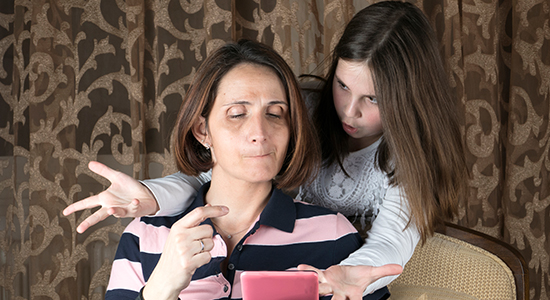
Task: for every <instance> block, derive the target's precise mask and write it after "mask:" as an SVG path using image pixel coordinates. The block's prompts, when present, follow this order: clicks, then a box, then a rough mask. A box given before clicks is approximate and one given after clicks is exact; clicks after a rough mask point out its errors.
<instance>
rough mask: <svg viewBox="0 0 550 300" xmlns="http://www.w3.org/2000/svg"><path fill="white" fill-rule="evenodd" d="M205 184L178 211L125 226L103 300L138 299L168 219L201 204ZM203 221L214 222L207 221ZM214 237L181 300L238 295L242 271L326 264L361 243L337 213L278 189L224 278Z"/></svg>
mask: <svg viewBox="0 0 550 300" xmlns="http://www.w3.org/2000/svg"><path fill="white" fill-rule="evenodd" d="M208 188H209V183H207V184H205V185H204V186H203V187H202V188H201V190H200V191H199V193H198V196H197V197H196V199H195V201H194V202H193V204H192V205H191V206H190V207H189V209H188V210H187V211H186V212H184V213H182V214H181V215H179V216H176V217H154V218H140V219H136V220H134V221H133V222H132V223H130V225H128V227H127V228H126V230H125V232H124V234H123V235H122V237H121V239H120V243H119V246H118V249H117V253H116V257H115V261H114V263H113V267H112V271H111V279H110V282H109V286H108V290H107V294H106V295H105V299H136V297H137V296H138V295H139V291H140V289H141V288H142V287H143V286H144V285H145V283H146V282H147V280H148V279H149V276H150V275H151V273H152V272H153V269H154V268H155V266H156V264H157V262H158V260H159V259H160V255H161V253H162V249H163V247H164V243H165V241H166V239H167V236H168V234H169V232H170V228H171V226H172V224H174V223H175V222H176V221H177V220H179V219H180V218H181V217H183V216H184V215H185V214H187V213H188V212H189V211H191V210H193V209H194V208H196V207H198V206H203V205H204V202H203V195H204V194H205V193H206V191H207V190H208ZM204 223H206V224H210V225H211V224H212V223H211V222H210V220H206V221H205V222H204ZM214 239H215V246H214V249H213V250H212V251H211V255H212V260H211V261H210V263H209V264H207V265H204V266H202V267H200V268H199V269H197V270H196V272H195V274H194V276H193V279H192V281H191V283H190V285H189V287H187V288H186V289H184V290H183V291H182V292H181V294H180V299H240V298H241V289H240V280H239V278H240V274H241V273H242V272H243V271H245V270H287V269H291V268H295V267H296V266H297V265H299V264H309V265H313V266H315V267H317V268H320V269H326V268H328V267H329V266H331V265H335V264H338V263H339V262H340V261H342V260H343V259H344V258H346V257H347V256H348V255H349V254H350V253H351V252H353V251H355V250H356V249H358V248H359V247H360V245H361V243H362V240H361V238H360V236H359V234H358V233H357V232H356V230H355V228H354V227H353V226H352V225H351V224H350V223H349V221H348V220H347V219H346V218H345V217H344V216H342V215H341V214H338V213H335V212H332V211H330V210H328V209H325V208H322V207H318V206H314V205H310V204H307V203H303V202H296V201H294V200H293V199H292V198H291V197H289V196H287V195H285V194H284V193H282V192H281V191H280V190H277V189H274V190H273V193H272V196H271V198H270V200H269V203H268V204H267V206H266V208H265V209H264V211H263V212H262V214H261V215H260V217H259V218H258V220H257V222H256V223H255V224H254V226H253V227H252V228H251V229H250V230H249V231H248V233H247V234H246V235H245V236H244V237H243V239H242V240H241V241H240V242H239V243H238V244H237V246H236V247H235V249H234V251H233V253H231V256H230V258H229V261H228V265H227V270H225V274H226V276H225V277H224V276H223V273H222V270H221V268H220V263H221V262H222V261H223V260H224V259H225V258H226V257H227V250H226V245H225V243H224V241H223V240H222V238H221V237H220V236H219V235H218V234H217V233H216V232H214ZM166 276H170V274H166ZM148 300H149V299H148Z"/></svg>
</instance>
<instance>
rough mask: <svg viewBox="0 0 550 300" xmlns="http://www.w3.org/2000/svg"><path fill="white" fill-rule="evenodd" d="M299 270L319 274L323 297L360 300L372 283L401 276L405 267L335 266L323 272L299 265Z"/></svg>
mask: <svg viewBox="0 0 550 300" xmlns="http://www.w3.org/2000/svg"><path fill="white" fill-rule="evenodd" d="M298 270H312V271H315V272H317V274H318V275H319V295H321V296H324V295H330V294H332V300H347V299H349V300H360V299H362V298H363V291H364V290H365V289H366V288H367V287H368V286H369V285H370V284H371V283H373V282H375V281H376V280H378V279H380V278H382V277H386V276H393V275H399V274H401V272H403V267H401V266H400V265H398V264H387V265H383V266H380V267H372V266H341V265H335V266H332V267H330V268H328V269H326V270H325V271H321V270H319V269H317V268H314V267H312V266H309V265H299V266H298Z"/></svg>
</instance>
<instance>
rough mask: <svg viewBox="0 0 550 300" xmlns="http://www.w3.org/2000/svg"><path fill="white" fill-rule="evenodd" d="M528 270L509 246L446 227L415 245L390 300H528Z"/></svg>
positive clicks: (485, 237) (484, 235)
mask: <svg viewBox="0 0 550 300" xmlns="http://www.w3.org/2000/svg"><path fill="white" fill-rule="evenodd" d="M528 274H529V273H528V268H527V264H526V263H525V260H524V259H523V257H522V256H521V254H520V253H519V252H518V251H517V250H516V249H515V248H513V247H512V246H510V245H509V244H506V243H504V242H502V241H500V240H498V239H495V238H493V237H491V236H488V235H486V234H483V233H481V232H477V231H474V230H471V229H468V228H465V227H462V226H458V225H455V224H451V223H447V224H445V226H442V227H441V228H439V229H438V230H437V231H436V233H435V235H434V236H433V237H431V238H429V239H428V240H427V241H426V244H425V245H424V246H422V245H420V244H419V245H418V246H417V248H416V250H415V252H414V254H413V257H412V258H411V260H410V261H409V262H408V263H407V265H406V266H405V268H404V270H403V274H401V276H399V277H398V278H397V279H396V280H395V281H394V282H392V283H391V284H390V286H389V289H390V291H391V293H392V296H391V297H390V299H392V300H393V299H397V300H399V299H402V300H405V299H407V300H408V299H418V300H428V299H453V300H454V299H498V300H505V299H518V300H528V299H529V276H528Z"/></svg>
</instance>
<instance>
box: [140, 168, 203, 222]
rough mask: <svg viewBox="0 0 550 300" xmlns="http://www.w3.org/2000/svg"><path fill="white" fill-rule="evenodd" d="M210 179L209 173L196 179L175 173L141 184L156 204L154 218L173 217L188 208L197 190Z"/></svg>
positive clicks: (144, 181)
mask: <svg viewBox="0 0 550 300" xmlns="http://www.w3.org/2000/svg"><path fill="white" fill-rule="evenodd" d="M211 178H212V172H211V171H210V172H207V173H202V174H200V175H199V176H198V177H192V176H188V175H185V174H183V173H181V172H177V173H174V174H172V175H168V176H166V177H162V178H156V179H148V180H143V181H141V183H142V184H143V185H145V186H146V187H147V188H148V189H149V191H150V192H151V193H152V194H153V197H154V198H155V199H156V201H157V203H158V206H159V210H158V211H157V213H156V214H155V216H175V215H178V214H180V213H181V212H183V211H184V210H186V209H187V208H188V207H189V205H190V204H191V202H192V201H193V199H195V196H196V195H197V191H198V190H199V188H200V187H201V186H202V185H203V184H205V183H206V182H208V181H210V179H211Z"/></svg>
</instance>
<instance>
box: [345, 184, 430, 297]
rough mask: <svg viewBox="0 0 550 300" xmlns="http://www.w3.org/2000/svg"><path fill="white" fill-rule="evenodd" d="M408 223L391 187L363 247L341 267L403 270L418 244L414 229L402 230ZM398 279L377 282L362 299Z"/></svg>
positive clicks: (396, 190)
mask: <svg viewBox="0 0 550 300" xmlns="http://www.w3.org/2000/svg"><path fill="white" fill-rule="evenodd" d="M408 220H409V209H408V207H407V205H406V199H405V197H402V196H401V194H400V192H399V188H398V187H390V188H389V189H388V191H387V192H386V196H385V198H384V201H383V203H382V205H381V207H380V211H379V213H378V216H377V217H376V219H375V220H374V222H373V223H372V228H371V229H370V230H369V232H368V237H367V238H366V239H365V244H363V246H362V247H361V248H360V249H358V250H357V251H355V252H354V253H352V254H351V255H350V256H349V257H348V258H346V259H345V260H343V261H342V262H341V263H340V265H343V266H360V265H362V266H382V265H386V264H398V265H401V266H402V267H404V266H405V264H406V263H407V262H408V261H409V259H410V258H411V256H412V255H413V253H414V249H415V248H416V245H417V244H418V241H419V240H420V234H419V233H418V230H417V229H416V227H415V226H414V224H410V226H409V227H407V228H406V229H404V228H405V226H406V225H407V222H408ZM395 278H397V276H388V277H384V278H381V279H379V280H377V281H376V282H374V283H372V284H371V285H369V286H368V287H367V289H366V290H365V292H364V295H366V294H369V293H372V292H373V291H375V290H377V289H380V288H382V287H384V286H386V285H388V284H389V283H391V282H392V281H393V280H394V279H395Z"/></svg>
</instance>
